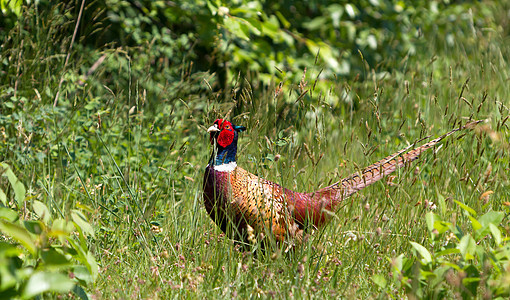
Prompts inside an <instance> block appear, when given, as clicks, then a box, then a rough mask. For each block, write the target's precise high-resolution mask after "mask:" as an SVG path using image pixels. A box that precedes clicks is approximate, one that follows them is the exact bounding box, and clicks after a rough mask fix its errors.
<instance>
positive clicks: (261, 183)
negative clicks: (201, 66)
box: [203, 119, 478, 242]
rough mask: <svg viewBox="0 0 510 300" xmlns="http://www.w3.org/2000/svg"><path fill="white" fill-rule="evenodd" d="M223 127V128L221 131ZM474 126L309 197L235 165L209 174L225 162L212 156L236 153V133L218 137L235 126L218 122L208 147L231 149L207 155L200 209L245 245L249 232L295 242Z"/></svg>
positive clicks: (388, 159) (394, 156) (403, 152)
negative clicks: (351, 198) (362, 194)
mask: <svg viewBox="0 0 510 300" xmlns="http://www.w3.org/2000/svg"><path fill="white" fill-rule="evenodd" d="M227 123H228V124H229V125H225V124H227ZM476 123H478V122H473V123H469V124H467V125H466V126H464V127H460V128H457V129H454V130H452V131H450V132H448V133H446V134H444V135H442V136H440V137H438V138H436V139H433V140H431V141H429V142H427V143H425V144H423V145H422V146H419V147H416V148H414V149H410V148H411V147H408V148H406V149H403V150H401V151H399V152H397V153H395V154H392V155H390V156H388V157H386V158H384V159H382V160H380V161H378V162H376V163H374V164H372V165H370V166H369V167H367V168H365V169H364V170H363V171H362V172H360V173H359V174H353V175H351V176H348V177H347V178H345V179H342V180H340V181H339V182H337V183H335V184H333V185H331V186H328V187H325V188H322V189H320V190H317V191H315V192H312V193H298V192H294V191H292V190H289V189H287V188H284V187H282V186H280V185H278V184H276V183H274V182H271V181H268V180H265V179H263V178H260V177H258V176H256V175H254V174H251V173H249V172H248V171H246V170H244V169H242V168H241V167H237V165H235V163H234V165H233V168H232V170H223V171H220V170H215V167H216V168H218V166H224V163H225V162H224V160H225V159H223V161H219V160H218V159H217V157H218V156H220V157H223V158H224V157H230V158H231V157H232V152H235V151H236V150H237V131H238V129H236V130H230V131H229V130H227V132H224V131H223V130H225V129H224V127H227V128H237V127H238V126H234V125H233V124H232V123H230V122H228V121H224V120H221V119H220V120H216V122H215V125H213V126H212V127H211V128H209V130H208V131H209V132H210V133H211V143H213V145H215V143H214V141H215V139H217V138H218V136H219V137H220V138H223V139H224V140H231V142H232V144H228V145H227V144H224V145H223V146H218V145H215V147H217V148H218V149H216V150H217V151H216V152H215V153H213V156H212V157H211V160H210V162H209V165H208V166H207V168H206V170H205V175H204V193H203V194H204V203H205V208H206V210H207V212H208V213H209V215H210V216H211V218H212V219H213V220H214V221H215V222H216V224H218V226H220V228H221V229H222V230H223V231H224V232H226V233H233V237H234V238H235V239H238V240H242V241H246V242H247V241H248V240H249V234H248V233H249V232H250V231H252V232H253V234H254V235H257V236H258V235H260V234H271V235H273V236H274V237H275V239H276V240H277V241H279V242H283V241H287V240H289V239H292V240H297V241H300V240H301V239H302V237H303V228H304V225H305V224H313V225H314V226H315V227H320V226H321V225H323V224H325V223H326V222H327V220H328V217H329V216H330V215H331V212H333V213H334V212H335V211H336V209H337V207H338V205H339V204H340V203H341V202H342V200H344V199H346V198H347V197H349V196H350V195H352V194H354V193H356V192H357V191H359V190H361V189H363V188H365V187H367V186H368V185H370V184H372V183H374V182H376V181H378V180H380V179H381V178H383V177H384V176H386V175H388V174H390V173H392V172H394V171H395V170H396V169H398V168H400V167H403V166H404V165H405V164H406V163H410V162H411V161H413V160H415V159H417V158H418V156H419V155H420V154H421V153H422V152H423V151H425V150H427V149H429V148H432V147H434V146H435V145H436V144H437V143H439V142H440V141H441V140H442V139H444V138H446V137H447V136H449V135H451V134H453V133H454V132H456V131H458V130H460V129H464V128H466V127H467V126H472V125H474V124H476ZM240 128H241V127H240ZM241 130H244V127H242V129H241ZM241 130H239V131H241ZM224 134H232V137H231V138H230V137H229V138H225V137H224V136H222V135H224ZM229 151H230V156H229V153H228V152H229ZM222 152H223V154H222ZM225 152H227V153H225ZM215 156H216V157H215ZM231 159H232V158H231ZM231 159H230V160H231ZM234 162H235V153H234ZM229 163H231V161H229ZM218 169H221V168H218Z"/></svg>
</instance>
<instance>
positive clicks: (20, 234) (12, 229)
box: [0, 220, 37, 254]
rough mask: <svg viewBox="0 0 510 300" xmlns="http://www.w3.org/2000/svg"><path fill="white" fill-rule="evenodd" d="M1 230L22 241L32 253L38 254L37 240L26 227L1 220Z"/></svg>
mask: <svg viewBox="0 0 510 300" xmlns="http://www.w3.org/2000/svg"><path fill="white" fill-rule="evenodd" d="M0 231H1V232H3V233H4V234H6V235H8V236H10V237H12V238H13V239H15V240H17V241H18V242H20V243H21V244H22V245H23V246H24V247H25V248H27V250H28V251H30V253H32V254H36V252H37V248H36V246H35V242H34V241H33V239H32V236H31V235H30V234H29V233H28V231H27V230H26V229H25V228H23V227H21V226H19V225H16V224H13V223H10V222H7V221H5V220H0Z"/></svg>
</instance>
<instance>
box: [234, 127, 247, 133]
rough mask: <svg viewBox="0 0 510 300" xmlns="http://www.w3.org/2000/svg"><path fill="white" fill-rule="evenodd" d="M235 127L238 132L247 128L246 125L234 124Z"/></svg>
mask: <svg viewBox="0 0 510 300" xmlns="http://www.w3.org/2000/svg"><path fill="white" fill-rule="evenodd" d="M234 129H235V130H236V131H237V132H243V131H245V130H246V127H244V126H237V125H236V126H234Z"/></svg>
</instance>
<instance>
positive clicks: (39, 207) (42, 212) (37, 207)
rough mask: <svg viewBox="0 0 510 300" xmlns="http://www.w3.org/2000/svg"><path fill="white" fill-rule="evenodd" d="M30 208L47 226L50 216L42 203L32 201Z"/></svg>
mask: <svg viewBox="0 0 510 300" xmlns="http://www.w3.org/2000/svg"><path fill="white" fill-rule="evenodd" d="M32 207H33V209H34V211H35V213H36V214H37V215H38V216H39V218H41V219H42V220H43V221H44V223H46V224H48V222H49V221H50V220H51V214H50V210H49V209H48V207H47V206H46V205H45V204H44V203H42V202H41V201H37V200H34V204H32Z"/></svg>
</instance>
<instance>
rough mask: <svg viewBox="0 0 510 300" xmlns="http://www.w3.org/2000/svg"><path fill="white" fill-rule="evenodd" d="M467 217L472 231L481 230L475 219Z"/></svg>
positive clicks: (480, 225)
mask: <svg viewBox="0 0 510 300" xmlns="http://www.w3.org/2000/svg"><path fill="white" fill-rule="evenodd" d="M468 217H469V220H470V221H471V226H473V230H474V231H477V230H479V229H480V228H482V224H480V222H478V220H477V219H475V218H473V217H472V216H468Z"/></svg>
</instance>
